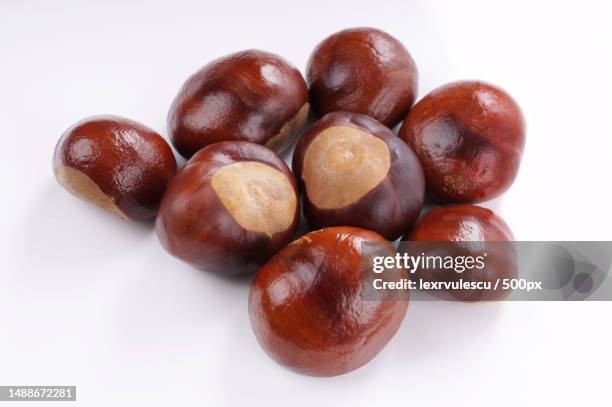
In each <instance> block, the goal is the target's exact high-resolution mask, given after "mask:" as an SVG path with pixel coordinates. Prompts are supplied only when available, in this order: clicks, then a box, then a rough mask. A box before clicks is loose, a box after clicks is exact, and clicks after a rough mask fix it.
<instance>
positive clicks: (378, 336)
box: [249, 227, 408, 376]
mask: <svg viewBox="0 0 612 407" xmlns="http://www.w3.org/2000/svg"><path fill="white" fill-rule="evenodd" d="M370 245H375V246H377V249H376V251H377V252H378V253H385V254H386V255H389V256H393V255H395V248H393V246H391V245H390V244H389V243H388V242H387V241H386V240H385V239H384V238H383V237H382V236H380V235H378V234H377V233H375V232H371V231H368V230H365V229H359V228H353V227H333V228H327V229H322V230H318V231H315V232H310V233H308V234H306V235H304V236H302V237H301V238H299V239H298V240H296V241H294V242H293V243H291V244H290V245H288V246H287V247H285V248H284V249H283V250H281V251H280V252H279V253H277V254H276V255H275V256H274V257H273V258H272V259H271V260H270V261H268V262H267V263H266V264H265V265H264V266H263V267H262V268H261V270H260V271H259V272H258V273H257V275H256V276H255V279H254V280H253V283H252V285H251V292H250V295H249V316H250V319H251V326H252V328H253V332H254V333H255V336H256V337H257V340H258V341H259V343H260V344H261V346H262V347H263V348H264V350H265V351H266V352H267V353H268V354H269V355H270V356H271V357H272V358H274V359H275V360H276V361H278V362H279V363H280V364H282V365H285V366H287V367H289V368H291V369H293V370H295V371H297V372H299V373H304V374H309V375H314V376H334V375H339V374H343V373H346V372H349V371H351V370H354V369H357V368H358V367H360V366H362V365H364V364H365V363H367V362H368V361H369V360H371V359H372V358H373V357H374V356H376V355H377V354H378V353H379V352H380V351H381V350H382V348H383V347H384V346H385V345H386V344H387V342H389V340H390V339H391V338H392V337H393V335H395V333H396V331H397V330H398V328H399V326H400V324H401V322H402V320H403V318H404V315H405V313H406V309H407V306H408V301H406V300H405V301H394V300H392V299H391V298H392V296H393V293H390V292H389V291H382V292H381V294H379V295H380V298H376V300H366V299H364V298H363V296H362V294H361V291H362V289H364V288H365V287H364V279H363V275H362V273H363V272H368V273H370V271H369V270H367V267H366V268H365V269H363V266H364V265H366V264H368V263H369V262H371V260H372V259H369V258H368V256H370V254H369V253H370V251H368V250H366V249H365V247H366V246H370ZM364 270H365V271H364ZM394 272H396V273H400V274H401V275H402V276H403V277H404V278H405V277H406V272H405V271H404V270H401V269H395V270H394ZM399 277H400V276H395V277H393V278H394V279H398V278H399ZM387 297H389V298H387Z"/></svg>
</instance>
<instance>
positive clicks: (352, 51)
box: [306, 28, 418, 127]
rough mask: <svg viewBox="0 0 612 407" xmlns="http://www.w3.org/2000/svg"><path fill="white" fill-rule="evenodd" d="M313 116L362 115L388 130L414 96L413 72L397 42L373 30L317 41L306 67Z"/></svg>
mask: <svg viewBox="0 0 612 407" xmlns="http://www.w3.org/2000/svg"><path fill="white" fill-rule="evenodd" d="M306 71H307V74H306V78H307V82H308V86H309V90H310V101H311V103H312V105H313V108H314V109H315V111H316V112H317V113H318V114H319V115H324V114H326V113H329V112H333V111H348V112H355V113H363V114H365V115H368V116H370V117H373V118H374V119H376V120H378V121H379V122H381V123H383V124H385V125H387V126H389V127H393V126H395V125H396V124H397V123H399V122H400V121H401V120H402V119H403V118H404V117H405V116H406V114H407V113H408V110H409V109H410V107H411V106H412V104H413V103H414V100H415V98H416V95H417V87H418V83H417V76H418V75H417V68H416V65H415V63H414V60H413V59H412V57H411V56H410V54H409V53H408V51H407V50H406V48H405V47H404V45H402V43H401V42H399V41H398V40H397V39H395V38H394V37H392V36H391V35H389V34H387V33H385V32H383V31H380V30H377V29H374V28H352V29H347V30H343V31H340V32H337V33H335V34H333V35H331V36H329V37H327V38H326V39H325V40H323V41H322V42H321V43H320V44H319V45H317V47H316V48H315V50H314V51H313V53H312V55H311V56H310V59H309V61H308V67H307V69H306Z"/></svg>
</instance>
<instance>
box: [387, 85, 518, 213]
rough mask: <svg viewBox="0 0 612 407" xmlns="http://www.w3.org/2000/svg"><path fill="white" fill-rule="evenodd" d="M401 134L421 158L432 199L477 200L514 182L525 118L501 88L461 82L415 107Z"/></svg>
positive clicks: (445, 87) (449, 200) (436, 91)
mask: <svg viewBox="0 0 612 407" xmlns="http://www.w3.org/2000/svg"><path fill="white" fill-rule="evenodd" d="M399 136H400V137H401V138H402V139H403V140H404V141H405V142H406V143H408V145H410V146H411V147H412V149H413V150H414V152H415V153H416V155H417V156H418V157H419V160H420V161H421V164H422V165H423V169H424V170H425V177H426V179H427V192H428V196H429V197H430V198H431V200H432V201H434V202H439V203H447V202H478V201H484V200H487V199H491V198H494V197H496V196H498V195H500V194H501V193H503V192H504V191H505V190H507V189H508V188H509V187H510V185H511V184H512V182H514V179H515V178H516V174H517V172H518V169H519V164H520V162H521V156H522V154H523V147H524V145H525V121H524V119H523V114H522V113H521V109H520V108H519V106H518V105H517V104H516V102H515V101H514V100H513V99H512V98H511V97H510V95H508V94H507V93H506V92H505V91H503V90H502V89H500V88H498V87H496V86H493V85H490V84H487V83H483V82H456V83H451V84H448V85H445V86H442V87H440V88H438V89H436V90H434V91H432V92H431V93H430V94H428V95H427V96H425V97H424V98H423V99H422V100H420V101H419V102H418V103H417V104H416V105H414V107H413V108H412V110H411V111H410V113H409V114H408V117H407V118H406V120H405V121H404V124H403V125H402V127H401V130H400V132H399Z"/></svg>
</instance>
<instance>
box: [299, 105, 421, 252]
mask: <svg viewBox="0 0 612 407" xmlns="http://www.w3.org/2000/svg"><path fill="white" fill-rule="evenodd" d="M293 171H294V173H295V176H296V178H297V179H298V182H299V184H300V186H301V189H302V190H303V195H304V210H305V214H306V217H307V218H308V221H309V223H310V224H311V226H312V227H313V228H315V229H319V228H321V227H327V226H357V227H362V228H365V229H370V230H373V231H375V232H378V233H380V234H381V235H383V236H384V237H385V238H387V239H388V240H395V239H397V238H398V237H400V236H401V234H402V233H403V232H405V231H406V230H407V229H408V228H409V227H410V226H411V225H412V224H413V223H414V221H415V220H416V219H417V217H418V216H419V213H420V211H421V208H422V206H423V200H424V195H425V179H424V176H423V170H422V168H421V165H420V163H419V161H418V159H417V157H416V155H415V154H414V153H413V152H412V150H411V149H410V148H409V147H408V146H407V145H406V144H405V143H404V142H402V141H401V140H400V139H399V138H398V137H396V136H395V135H394V134H393V133H392V132H391V130H389V129H388V128H387V127H385V126H383V125H382V124H380V123H379V122H377V121H376V120H374V119H372V118H370V117H368V116H364V115H361V114H357V113H347V112H334V113H329V114H327V115H325V116H324V117H323V118H321V119H320V120H318V121H317V122H315V123H314V124H313V125H312V127H310V129H309V130H308V131H307V132H306V133H305V134H304V135H303V136H302V138H301V139H300V141H299V142H298V144H297V146H296V149H295V151H294V154H293Z"/></svg>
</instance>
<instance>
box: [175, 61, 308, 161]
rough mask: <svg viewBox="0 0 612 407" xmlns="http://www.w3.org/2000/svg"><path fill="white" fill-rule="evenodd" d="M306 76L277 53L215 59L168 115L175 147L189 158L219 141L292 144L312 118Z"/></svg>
mask: <svg viewBox="0 0 612 407" xmlns="http://www.w3.org/2000/svg"><path fill="white" fill-rule="evenodd" d="M308 109H309V104H308V89H307V87H306V83H305V82H304V78H303V77H302V74H301V73H300V72H299V71H298V70H297V69H296V68H295V67H294V66H292V65H291V64H290V63H289V62H287V61H286V60H284V59H283V58H281V57H279V56H278V55H275V54H272V53H269V52H264V51H259V50H248V51H243V52H237V53H235V54H231V55H227V56H225V57H222V58H219V59H217V60H215V61H212V62H211V63H209V64H208V65H206V66H204V67H203V68H202V69H200V70H199V71H198V72H196V73H195V74H194V75H192V76H191V77H190V78H189V79H188V80H187V81H186V82H185V84H184V85H183V87H182V88H181V90H180V92H179V94H178V95H177V96H176V98H175V100H174V102H173V103H172V107H171V108H170V112H169V114H168V129H169V133H170V137H171V140H172V143H173V144H174V147H175V148H176V149H177V150H178V152H179V153H180V154H181V155H182V156H183V157H185V158H189V157H191V156H192V155H193V154H195V153H196V152H197V151H198V150H199V149H201V148H202V147H205V146H207V145H209V144H212V143H216V142H219V141H232V140H233V141H250V142H254V143H257V144H263V145H265V146H267V147H270V148H272V149H273V150H275V151H282V150H284V149H285V148H286V147H288V146H289V145H290V144H291V142H292V141H293V137H294V136H296V135H297V134H298V133H299V131H300V130H301V128H302V126H303V125H304V123H305V121H306V118H307V116H308Z"/></svg>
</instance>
